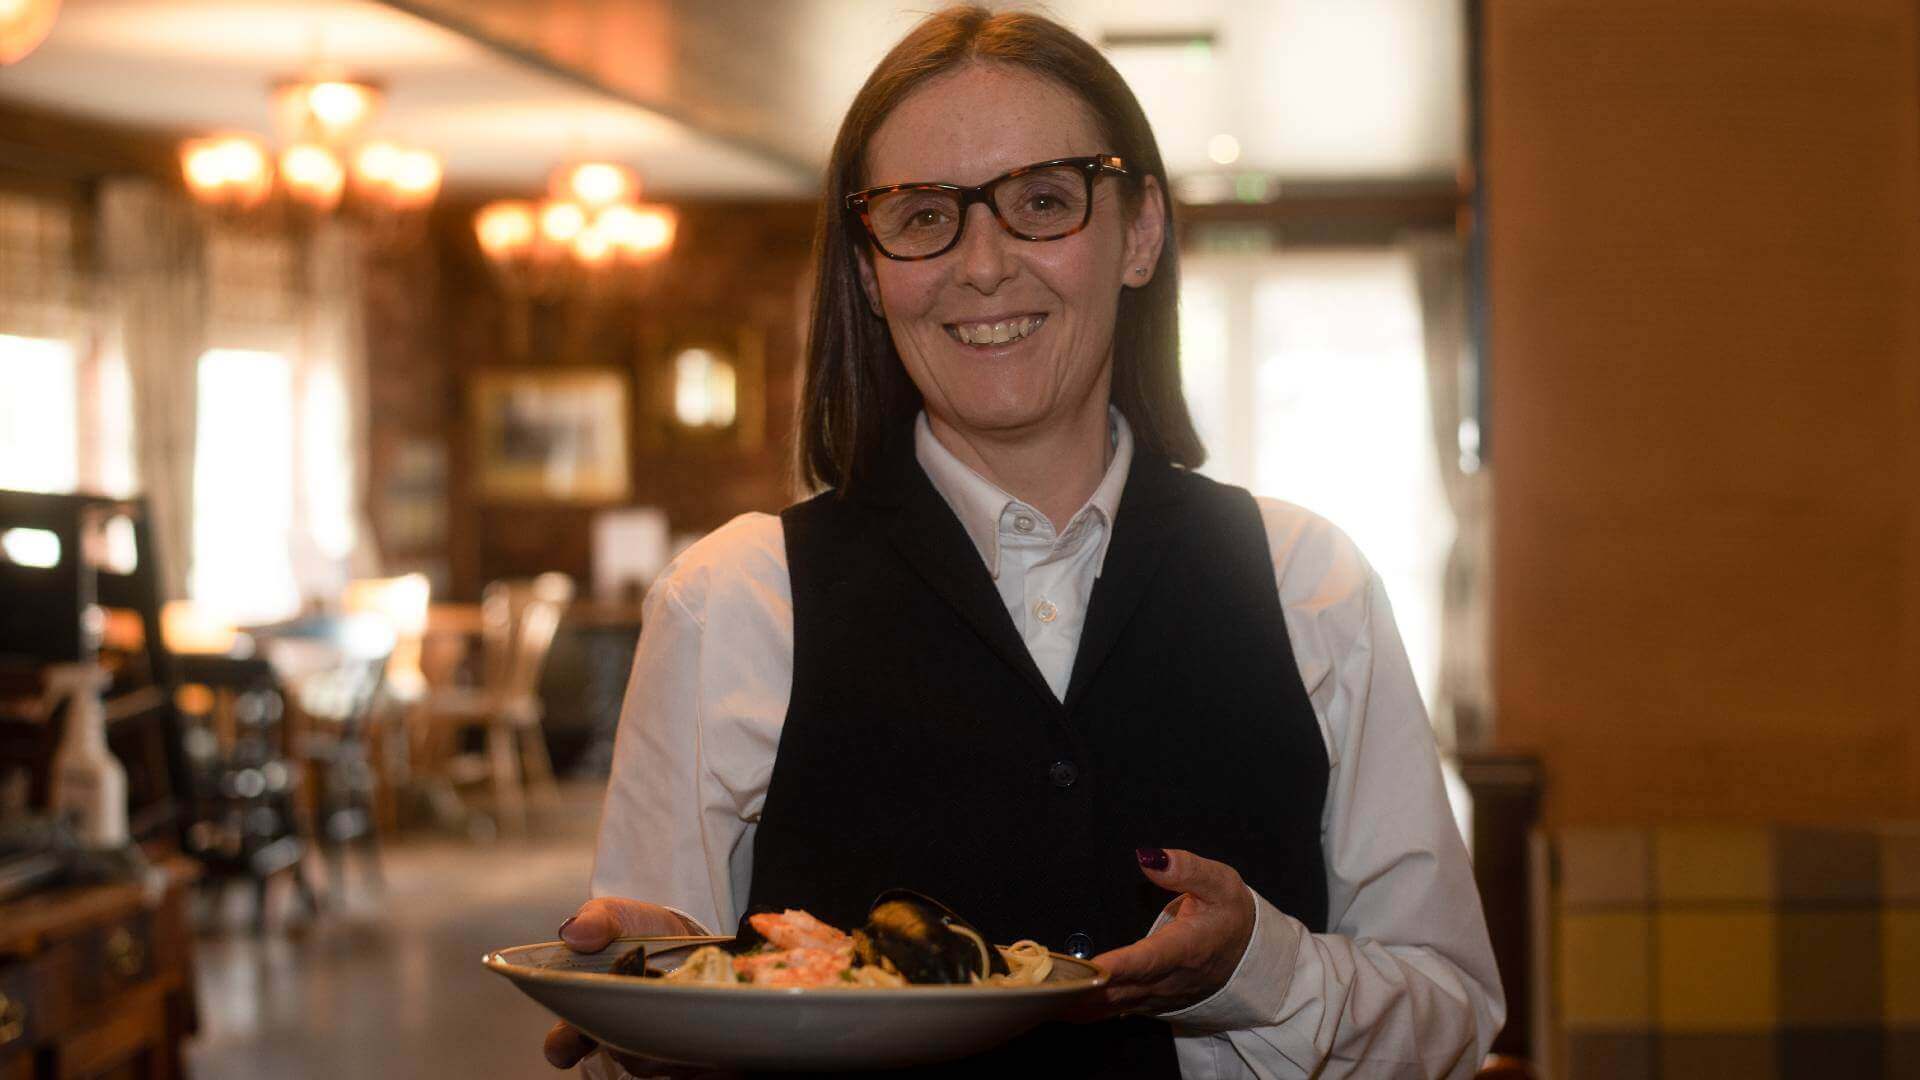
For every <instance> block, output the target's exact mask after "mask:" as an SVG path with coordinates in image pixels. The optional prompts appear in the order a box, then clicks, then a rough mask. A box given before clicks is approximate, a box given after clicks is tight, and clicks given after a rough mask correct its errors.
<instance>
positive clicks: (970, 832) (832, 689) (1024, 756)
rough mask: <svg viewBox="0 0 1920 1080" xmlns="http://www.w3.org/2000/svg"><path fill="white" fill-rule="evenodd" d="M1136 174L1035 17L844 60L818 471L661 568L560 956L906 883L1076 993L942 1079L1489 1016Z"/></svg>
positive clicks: (1466, 909) (1387, 760) (809, 394)
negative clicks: (1082, 999) (798, 496)
mask: <svg viewBox="0 0 1920 1080" xmlns="http://www.w3.org/2000/svg"><path fill="white" fill-rule="evenodd" d="M1166 190H1167V182H1166V176H1165V172H1164V169H1163V168H1162V165H1161V160H1160V155H1159V151H1158V149H1157V147H1156V146H1155V144H1154V140H1153V135H1152V133H1151V131H1149V130H1148V128H1147V125H1146V121H1145V119H1144V117H1143V115H1142V114H1141V111H1140V107H1139V105H1138V103H1137V102H1136V101H1135V99H1134V97H1133V94H1132V92H1131V91H1130V90H1129V89H1128V88H1127V86H1126V85H1125V84H1124V83H1123V82H1122V81H1121V80H1120V77H1119V76H1118V75H1117V74H1116V73H1115V72H1114V70H1113V68H1112V67H1111V66H1110V65H1109V64H1108V63H1107V61H1106V60H1105V59H1104V58H1103V57H1102V56H1101V55H1100V54H1099V53H1098V52H1097V51H1096V50H1095V49H1094V48H1093V47H1092V46H1090V45H1089V44H1088V43H1086V42H1085V41H1083V40H1081V39H1079V38H1077V37H1075V36H1074V35H1073V34H1071V33H1070V32H1068V31H1067V30H1065V29H1064V28H1062V27H1060V26H1059V25H1057V24H1055V23H1053V22H1050V21H1048V20H1046V19H1044V18H1040V17H1038V16H1034V15H1027V14H1021V13H1002V14H994V13H992V12H989V11H987V10H985V9H983V8H978V7H956V8H950V9H948V10H946V11H943V12H941V13H939V14H936V15H934V16H932V17H930V18H928V19H927V20H926V21H924V22H923V23H922V24H921V25H920V26H918V27H917V28H916V29H915V30H914V31H913V32H912V33H910V34H909V35H908V36H907V38H906V39H905V40H904V41H902V42H901V43H900V44H899V45H898V46H896V47H895V48H894V50H893V51H892V52H891V53H889V54H888V56H887V57H886V58H885V59H884V60H882V61H881V63H880V65H879V67H878V68H877V69H876V70H875V71H874V73H873V75H872V76H871V77H870V78H869V79H868V80H867V83H866V85H865V86H864V87H863V88H862V89H861V91H860V93H859V95H858V96H857V97H856V98H855V100H854V103H853V105H852V106H851V107H850V109H849V110H848V114H847V118H846V120H845V122H844V124H843V125H842V127H841V130H840V134H839V137H838V139H837V140H836V142H835V144H834V152H833V161H832V163H831V165H830V167H829V171H828V184H827V192H826V199H825V204H824V208H823V212H822V215H821V219H820V220H821V225H820V236H819V242H818V244H817V245H816V257H817V259H818V265H817V267H816V280H817V281H818V282H819V283H820V284H819V288H818V290H817V292H816V295H815V301H814V308H813V320H812V326H811V331H810V334H809V338H808V368H807V374H806V389H805V396H804V403H803V416H802V425H801V432H800V439H801V451H802V455H803V456H802V464H803V471H804V473H805V478H806V479H807V480H808V481H810V482H812V483H813V484H815V485H816V486H819V487H823V488H826V490H825V491H823V492H822V493H821V494H819V495H817V496H816V497H814V498H812V499H809V500H807V501H806V502H803V503H800V504H798V505H796V506H793V507H789V508H788V509H787V510H786V511H784V512H783V513H781V514H780V515H779V516H777V517H775V516H771V515H765V514H749V515H746V516H743V517H741V518H738V519H736V520H735V521H734V522H732V523H731V524H729V525H727V526H726V527H724V528H722V529H720V530H718V531H717V532H715V533H713V534H712V535H710V536H708V537H707V538H705V539H704V540H702V541H701V542H699V543H698V544H696V545H694V546H693V547H692V548H691V549H689V550H688V551H687V552H686V553H684V554H683V555H682V556H681V557H680V558H679V559H678V560H676V561H675V563H674V564H673V565H672V566H671V567H669V568H668V569H667V571H665V572H664V573H663V574H662V575H661V577H660V578H659V579H658V580H657V581H656V583H655V585H654V588H653V590H652V592H651V593H650V594H649V598H648V603H647V608H646V612H645V625H646V630H645V632H644V633H643V635H642V638H641V641H640V645H639V653H638V656H637V657H636V659H635V664H634V669H633V671H634V674H633V678H632V681H631V683H630V687H632V688H638V689H630V691H629V696H628V699H627V703H626V708H625V710H624V712H623V715H622V717H621V722H620V735H619V740H618V745H617V747H616V749H615V761H614V769H613V776H612V779H611V782H610V788H609V791H608V794H607V801H606V809H605V812H604V815H603V817H602V824H601V839H600V850H599V857H598V860H597V863H596V867H595V873H594V892H595V893H596V894H597V897H596V899H594V900H591V901H589V902H588V903H587V905H586V906H584V907H583V908H581V910H580V912H579V914H578V915H576V916H575V918H573V919H571V920H569V921H568V923H567V924H566V926H564V927H563V928H562V936H563V938H564V939H565V940H566V941H567V943H568V944H569V945H571V946H572V947H574V948H575V949H577V950H580V951H593V950H597V949H599V948H602V947H604V946H605V945H606V944H607V943H608V942H609V941H610V940H611V939H612V938H614V937H616V936H619V935H663V934H665V935H672V934H687V933H704V932H705V931H706V929H707V928H710V927H716V926H727V925H733V924H734V923H735V921H736V919H737V917H738V916H739V914H740V913H741V912H742V911H749V912H752V911H763V910H769V909H770V910H781V909H788V908H798V909H805V910H807V911H810V912H812V913H814V914H815V915H817V916H818V917H819V918H820V919H822V920H824V921H826V922H828V923H831V924H834V925H842V926H849V925H854V924H856V923H857V922H858V921H859V919H860V912H861V911H862V910H863V909H864V906H865V903H866V901H867V898H868V897H871V896H873V895H874V894H875V893H876V892H878V891H880V890H881V889H884V888H887V887H891V886H895V885H909V886H911V887H913V888H916V889H920V890H923V891H925V892H928V893H931V894H934V895H939V896H941V897H942V898H943V899H945V900H947V901H948V902H949V903H951V904H952V905H953V906H954V908H955V909H956V910H963V911H966V912H967V913H968V917H969V918H970V919H972V920H973V921H974V922H975V924H976V925H977V926H978V927H979V930H980V933H981V934H982V935H983V938H984V939H985V940H988V941H1013V940H1018V939H1023V938H1030V939H1033V940H1035V941H1037V942H1039V943H1040V944H1041V945H1043V946H1045V947H1048V948H1051V949H1054V950H1056V951H1059V952H1061V953H1065V954H1070V955H1072V956H1076V957H1080V958H1091V960H1092V962H1093V963H1095V964H1097V965H1099V966H1100V967H1102V968H1104V969H1105V971H1106V972H1107V974H1108V975H1109V981H1108V982H1107V984H1106V985H1105V986H1104V987H1101V988H1100V989H1099V990H1098V991H1096V992H1094V993H1093V994H1092V1000H1091V1002H1090V1004H1089V1005H1088V1008H1087V1012H1086V1014H1085V1015H1084V1016H1083V1017H1081V1019H1084V1020H1089V1021H1096V1022H1092V1023H1083V1024H1078V1025H1067V1024H1052V1025H1046V1026H1043V1027H1040V1028H1038V1029H1036V1030H1034V1031H1033V1032H1031V1033H1029V1034H1028V1035H1025V1036H1022V1037H1020V1038H1019V1039H1016V1040H1014V1041H1012V1042H1010V1043H1008V1044H1007V1045H1005V1046H1003V1047H1002V1048H1000V1049H999V1050H998V1051H995V1052H994V1053H993V1054H990V1055H987V1056H982V1057H974V1058H969V1059H967V1060H965V1061H963V1062H961V1063H959V1065H958V1068H960V1069H961V1070H963V1072H964V1073H965V1074H968V1075H975V1074H999V1073H1009V1074H1011V1073H1015V1072H1016V1071H1018V1072H1019V1073H1020V1074H1023V1075H1024V1074H1031V1073H1039V1074H1044V1075H1049V1076H1102V1077H1109V1076H1155V1077H1165V1076H1199V1075H1206V1076H1256V1075H1299V1076H1306V1075H1315V1076H1349V1075H1379V1074H1381V1073H1382V1072H1383V1071H1390V1072H1392V1073H1393V1074H1394V1075H1422V1076H1466V1075H1470V1074H1471V1072H1472V1069H1473V1066H1474V1064H1475V1063H1476V1062H1478V1061H1479V1060H1480V1058H1481V1056H1482V1055H1483V1054H1484V1052H1485V1049H1486V1046H1487V1045H1488V1043H1489V1042H1490V1041H1491V1039H1492V1037H1493V1033H1494V1031H1495V1030H1496V1029H1497V1028H1498V1026H1499V1023H1500V1019H1501V1016H1502V1013H1503V1005H1502V1002H1501V996H1500V989H1499V980H1498V976H1497V975H1496V974H1495V972H1494V968H1493V959H1492V955H1491V950H1490V949H1489V947H1488V944H1487V935H1486V928H1485V926H1484V923H1483V921H1482V918H1481V915H1480V908H1479V902H1478V898H1477V894H1476V892H1475V890H1474V886H1473V881H1472V877H1471V874H1470V872H1469V869H1468V866H1467V860H1466V854H1465V851H1464V848H1463V845H1462V844H1461V840H1460V836H1459V833H1458V832H1457V831H1456V830H1455V828H1454V825H1453V821H1452V818H1451V815H1450V813H1449V811H1448V807H1447V802H1446V797H1445V793H1444V787H1443V784H1442V781H1441V777H1440V773H1439V769H1438V767H1437V760H1436V755H1435V750H1434V744H1433V736H1432V732H1431V730H1430V729H1429V727H1428V725H1427V719H1426V713H1425V710H1424V708H1423V707H1422V705H1421V702H1420V695H1419V691H1418V688H1417V686H1416V685H1415V682H1414V679H1413V675H1412V672H1411V670H1410V669H1409V667H1408V665H1407V661H1406V656H1405V651H1404V649H1403V648H1402V647H1401V643H1400V638H1399V634H1398V632H1397V631H1396V629H1395V627H1394V623H1393V617H1392V614H1391V610H1390V608H1389V607H1388V604H1387V602H1386V597H1385V595H1384V590H1383V588H1382V586H1381V584H1380V579H1379V576H1378V575H1377V574H1375V573H1374V572H1373V570H1372V568H1371V567H1370V566H1369V565H1368V563H1367V562H1366V560H1365V559H1364V558H1363V557H1362V556H1361V555H1360V553H1359V551H1358V550H1357V549H1355V547H1354V546H1353V544H1352V543H1351V542H1350V541H1348V540H1347V538H1346V537H1345V535H1344V534H1342V533H1341V532H1340V531H1339V530H1338V529H1336V528H1334V527H1333V526H1332V525H1330V524H1329V523H1327V522H1326V521H1324V520H1322V519H1320V518H1318V517H1316V516H1314V515H1313V514H1311V513H1309V512H1307V511H1305V510H1302V509H1301V508H1299V507H1297V506H1292V505H1290V504H1287V503H1281V502H1278V501H1275V500H1271V499H1256V498H1254V497H1252V496H1251V495H1249V494H1248V493H1247V492H1245V491H1243V490H1241V489H1239V488H1233V487H1228V486H1225V485H1222V484H1218V483H1215V482H1213V481H1211V480H1208V479H1205V478H1203V477H1201V476H1199V475H1198V474H1197V473H1196V472H1195V471H1194V467H1195V466H1197V465H1199V464H1200V463H1201V460H1202V458H1203V456H1204V453H1203V450H1202V448H1201V446H1200V443H1199V440H1198V438H1197V437H1196V436H1195V434H1194V430H1193V425H1192V423H1191V421H1190V419H1189V416H1188V411H1187V406H1186V402H1185V401H1184V399H1183V398H1182V397H1181V393H1180V381H1179V358H1178V352H1177V343H1178V329H1177V320H1176V308H1175V303H1176V297H1177V278H1178V273H1177V270H1178V256H1177V253H1176V252H1175V251H1174V250H1173V247H1172V245H1171V244H1170V243H1169V240H1170V237H1171V233H1172V229H1171V220H1172V216H1171V210H1170V207H1169V204H1168V202H1167V198H1166ZM1170 900H1172V902H1171V903H1169V901H1170ZM590 1045H591V1044H590V1043H588V1042H586V1041H585V1040H584V1038H583V1037H582V1036H581V1035H580V1034H579V1033H578V1032H575V1031H573V1030H572V1029H571V1028H567V1027H566V1026H564V1025H562V1026H561V1027H560V1028H557V1029H556V1030H555V1031H554V1032H553V1033H552V1034H551V1035H550V1036H549V1040H548V1044H547V1049H548V1054H549V1057H550V1059H552V1060H553V1061H555V1063H557V1064H559V1063H565V1064H571V1063H572V1062H573V1061H574V1060H576V1059H578V1058H579V1057H580V1056H581V1054H582V1053H584V1052H585V1051H586V1050H587V1049H588V1048H589V1047H590ZM625 1064H627V1066H628V1067H629V1068H632V1069H633V1070H635V1071H638V1072H643V1073H644V1072H646V1071H649V1070H654V1069H656V1068H657V1063H647V1062H638V1061H626V1062H625Z"/></svg>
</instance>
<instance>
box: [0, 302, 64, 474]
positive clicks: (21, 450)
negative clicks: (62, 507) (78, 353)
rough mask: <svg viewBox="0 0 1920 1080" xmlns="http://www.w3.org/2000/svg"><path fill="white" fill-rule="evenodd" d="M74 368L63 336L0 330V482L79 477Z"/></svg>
mask: <svg viewBox="0 0 1920 1080" xmlns="http://www.w3.org/2000/svg"><path fill="white" fill-rule="evenodd" d="M77 383H78V373H77V371H76V365H75V361H74V356H73V349H72V348H71V347H70V346H68V345H67V343H66V342H63V341H53V340H48V339H44V338H24V337H13V336H11V335H8V334H0V488H6V489H9V490H12V491H47V492H68V491H72V490H73V489H74V488H75V487H76V486H78V484H79V482H80V449H79V447H80V438H79V393H78V388H77Z"/></svg>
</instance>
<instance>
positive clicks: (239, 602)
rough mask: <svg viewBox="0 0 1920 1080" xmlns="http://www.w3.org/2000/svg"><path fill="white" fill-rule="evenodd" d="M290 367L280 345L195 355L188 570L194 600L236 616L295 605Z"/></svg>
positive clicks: (240, 619)
mask: <svg viewBox="0 0 1920 1080" xmlns="http://www.w3.org/2000/svg"><path fill="white" fill-rule="evenodd" d="M293 400H294V399H293V369H292V365H291V364H289V363H288V361H287V358H286V357H284V356H282V355H280V354H279V353H270V352H251V351H243V350H238V349H212V350H209V351H208V352H206V353H205V354H203V355H202V356H201V357H200V367H199V393H198V408H199V424H198V436H197V442H196V447H195V450H194V462H193V485H194V492H193V498H194V513H193V568H192V571H191V572H190V573H189V575H188V582H187V591H188V593H189V594H190V595H191V596H192V598H193V600H194V602H195V603H196V604H198V605H199V606H201V607H203V608H205V609H207V610H209V611H213V612H217V613H219V614H220V615H221V616H223V617H225V618H228V619H230V620H231V621H233V622H237V623H250V622H270V621H272V620H275V619H282V618H286V617H287V616H290V615H293V614H295V613H297V612H298V611H299V609H300V592H299V588H298V587H297V586H296V584H295V582H294V576H293V565H292V559H291V545H290V540H291V536H292V532H293V487H294V485H293V479H294V464H293V462H294V443H293V431H292V420H293V416H294V408H293Z"/></svg>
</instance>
